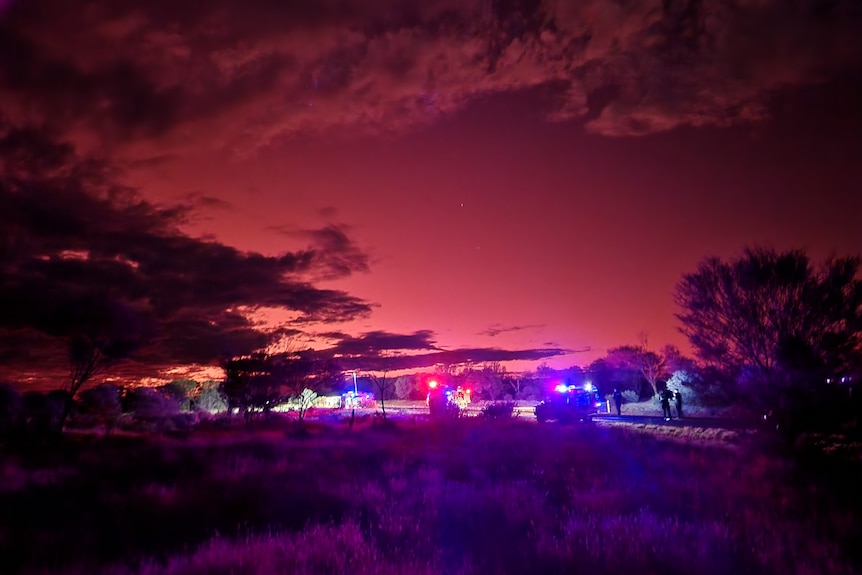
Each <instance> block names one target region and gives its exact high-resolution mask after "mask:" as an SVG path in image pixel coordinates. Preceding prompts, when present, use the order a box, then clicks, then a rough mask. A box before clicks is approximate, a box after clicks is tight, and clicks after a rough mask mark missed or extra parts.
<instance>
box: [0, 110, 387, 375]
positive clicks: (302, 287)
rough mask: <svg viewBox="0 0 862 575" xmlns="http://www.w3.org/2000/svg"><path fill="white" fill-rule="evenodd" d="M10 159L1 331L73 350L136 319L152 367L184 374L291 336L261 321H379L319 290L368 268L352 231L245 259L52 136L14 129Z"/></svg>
mask: <svg viewBox="0 0 862 575" xmlns="http://www.w3.org/2000/svg"><path fill="white" fill-rule="evenodd" d="M0 152H2V159H0V296H2V301H3V305H4V314H3V316H2V320H0V324H2V325H0V327H2V328H4V329H5V331H4V333H5V334H6V335H7V336H10V333H11V331H10V330H14V331H16V332H22V333H23V332H39V333H42V334H45V335H48V336H54V337H57V338H60V339H63V338H68V337H69V336H70V335H71V334H72V333H73V331H74V329H76V327H80V326H82V325H83V323H82V322H83V321H84V320H86V319H87V318H90V317H94V316H98V314H97V313H96V312H100V310H104V311H105V313H106V314H107V315H106V316H105V317H107V318H112V319H111V321H112V322H115V323H116V322H121V323H122V329H119V328H118V329H117V330H116V331H122V332H123V333H129V332H131V331H133V321H132V319H133V318H139V319H140V320H141V321H143V322H145V323H146V326H147V327H146V337H142V339H146V340H147V341H149V343H150V345H149V347H148V348H147V349H145V350H142V351H141V357H142V358H145V359H148V360H152V361H151V363H154V364H161V365H175V364H177V363H203V362H207V361H212V360H214V359H217V358H219V357H221V356H223V355H231V354H237V353H243V352H248V351H250V350H253V349H257V348H259V347H261V346H263V345H265V344H267V343H268V342H270V341H271V340H272V338H273V337H275V336H277V335H283V334H282V333H273V332H272V331H271V330H265V329H263V328H262V327H261V326H260V325H257V324H256V323H255V321H253V320H252V319H251V317H252V314H251V313H250V312H252V311H254V310H256V309H260V308H276V309H283V310H289V311H291V312H293V314H294V315H295V316H296V319H295V321H297V322H321V321H322V322H337V321H344V320H349V319H353V318H356V317H360V316H363V315H365V314H367V313H368V312H369V311H370V308H369V306H368V305H367V304H366V303H365V302H363V301H361V300H359V299H357V298H355V297H353V296H350V295H349V294H346V293H344V292H340V291H336V290H325V289H319V288H317V287H315V286H314V285H313V284H312V283H311V282H310V278H312V277H313V276H315V275H317V274H318V273H319V270H321V269H326V270H329V271H330V273H332V274H335V272H334V271H332V270H337V272H338V274H339V275H341V276H343V275H346V274H349V273H351V271H352V270H354V269H359V268H361V266H358V265H355V264H354V265H352V264H350V262H351V261H353V260H358V261H360V262H364V259H363V256H362V254H361V252H360V251H359V250H358V249H357V248H356V246H355V245H353V243H352V242H351V241H350V240H349V238H347V236H346V235H345V234H344V233H343V231H341V230H335V229H333V230H329V231H322V232H321V238H322V239H321V241H319V242H318V243H319V244H320V246H319V247H314V246H312V247H310V248H309V249H307V250H303V251H298V252H288V253H284V254H281V255H279V256H264V255H261V254H258V253H253V252H241V251H239V250H237V249H235V248H232V247H229V246H226V245H224V244H220V243H218V242H215V241H212V240H206V239H199V238H194V237H190V236H188V235H186V234H184V233H182V232H181V231H180V229H179V227H180V226H181V224H182V223H183V222H185V221H186V220H187V218H188V216H189V214H190V210H191V208H190V207H189V206H179V207H178V206H159V205H155V204H152V203H149V202H147V201H145V200H143V199H141V198H140V197H139V196H138V195H137V194H136V193H135V191H134V190H130V189H128V188H126V187H123V186H121V185H118V184H117V183H116V179H115V174H114V173H113V171H112V169H111V167H110V165H108V164H105V163H102V162H97V161H93V160H87V159H84V158H80V157H78V156H77V155H76V154H75V152H74V149H73V148H71V147H70V146H68V145H65V144H61V143H57V142H56V141H55V140H53V139H52V138H51V137H50V136H48V135H46V133H45V132H43V131H40V130H36V129H18V128H8V127H7V128H6V129H5V130H3V131H0ZM323 239H325V240H326V241H323ZM339 250H343V251H344V253H336V252H338V251H339ZM324 251H326V252H327V253H323V252H324ZM94 302H95V304H96V305H95V307H93V305H91V304H93V303H94ZM100 313H101V312H100ZM142 325H143V324H142ZM141 329H142V330H143V329H144V328H143V327H141ZM141 335H142V336H143V334H141ZM10 337H11V336H10ZM19 357H20V356H19Z"/></svg>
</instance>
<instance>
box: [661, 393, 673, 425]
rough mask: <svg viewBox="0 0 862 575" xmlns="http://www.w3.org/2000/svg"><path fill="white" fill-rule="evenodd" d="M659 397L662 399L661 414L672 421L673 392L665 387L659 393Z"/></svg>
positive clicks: (666, 419)
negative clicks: (671, 401)
mask: <svg viewBox="0 0 862 575" xmlns="http://www.w3.org/2000/svg"><path fill="white" fill-rule="evenodd" d="M659 398H660V399H661V414H662V417H664V420H665V421H670V417H671V415H670V398H671V393H670V391H669V390H667V389H663V390H662V391H661V393H660V394H659Z"/></svg>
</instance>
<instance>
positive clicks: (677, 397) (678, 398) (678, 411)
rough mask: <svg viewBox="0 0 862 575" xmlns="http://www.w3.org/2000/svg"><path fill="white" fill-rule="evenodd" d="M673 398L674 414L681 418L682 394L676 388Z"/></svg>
mask: <svg viewBox="0 0 862 575" xmlns="http://www.w3.org/2000/svg"><path fill="white" fill-rule="evenodd" d="M673 399H674V401H675V402H676V416H677V417H678V418H680V419H682V394H681V393H680V392H679V390H678V389H676V390H674V392H673Z"/></svg>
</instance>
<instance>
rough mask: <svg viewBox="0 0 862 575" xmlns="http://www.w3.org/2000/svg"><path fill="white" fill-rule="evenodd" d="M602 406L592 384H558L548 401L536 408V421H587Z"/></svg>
mask: <svg viewBox="0 0 862 575" xmlns="http://www.w3.org/2000/svg"><path fill="white" fill-rule="evenodd" d="M602 406H604V403H603V402H602V399H601V397H600V396H599V392H598V391H597V390H596V388H595V387H594V386H593V385H592V384H590V383H586V384H584V385H565V384H560V385H558V386H556V387H555V388H554V393H553V394H552V395H551V396H550V397H549V398H548V399H546V400H545V401H543V402H541V403H540V404H539V405H537V406H536V421H538V422H539V423H545V422H546V421H557V422H560V423H572V422H577V421H589V420H590V416H591V415H593V414H595V413H598V412H599V410H600V409H601V408H602Z"/></svg>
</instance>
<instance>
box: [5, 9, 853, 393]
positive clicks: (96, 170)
mask: <svg viewBox="0 0 862 575" xmlns="http://www.w3.org/2000/svg"><path fill="white" fill-rule="evenodd" d="M860 31H862V3H860V2H858V0H846V1H841V0H830V1H825V0H822V1H821V0H798V1H797V0H737V1H720V0H714V1H713V0H700V1H698V0H690V1H687V2H686V1H675V0H665V1H662V2H660V1H658V0H652V1H650V0H633V1H622V0H617V1H614V0H585V1H577V2H575V1H571V2H569V1H563V0H559V1H550V0H548V1H544V2H542V1H539V0H520V1H518V0H496V1H492V0H478V1H468V0H436V1H435V0H422V1H412V0H319V1H314V2H293V1H283V2H274V1H271V0H242V1H240V0H211V1H206V2H203V1H201V2H178V1H176V0H171V1H167V0H149V1H142V0H92V1H88V2H69V1H68V0H17V1H16V0H11V1H10V0H0V178H2V180H0V210H2V214H0V224H2V241H3V245H2V247H3V261H0V263H2V265H3V270H2V271H3V284H2V286H0V288H2V290H3V291H2V294H3V298H4V299H6V302H7V303H6V304H5V305H4V307H5V310H6V312H5V313H6V315H7V316H8V317H7V318H6V319H5V321H4V322H3V324H2V325H0V336H2V338H3V339H4V341H5V342H6V343H4V348H3V351H2V352H0V361H2V362H3V363H5V364H7V365H8V366H10V367H9V369H12V368H14V369H12V371H7V373H20V374H24V375H25V376H26V375H32V374H33V373H35V372H36V371H38V370H40V369H46V368H47V367H46V366H49V365H51V362H52V361H53V359H56V358H59V359H58V360H57V362H59V360H60V359H63V358H64V356H63V355H62V354H61V353H57V352H56V350H54V349H53V348H52V347H51V346H52V345H53V344H52V343H51V342H52V341H54V339H56V338H55V337H54V336H55V335H56V334H57V333H59V332H58V330H56V329H53V323H52V322H55V320H56V314H57V313H59V312H57V310H61V309H66V308H67V307H68V305H67V304H68V302H69V301H70V300H69V298H70V297H71V296H69V294H76V295H75V297H78V296H80V295H81V294H85V293H87V294H89V293H91V292H92V293H93V294H96V295H97V296H98V295H99V294H110V296H111V297H113V298H116V299H118V300H120V301H122V302H123V305H125V306H127V307H129V309H135V310H138V311H140V312H141V313H142V315H143V316H144V317H146V318H147V322H148V325H149V326H150V327H148V328H146V329H147V330H148V333H149V334H150V335H149V337H150V339H149V341H150V344H148V346H147V347H146V348H145V349H142V350H141V353H139V354H138V357H137V359H136V360H135V361H134V362H131V365H132V366H133V367H134V368H135V369H136V370H137V372H136V373H140V374H146V373H152V374H154V373H155V371H157V370H158V369H161V370H164V369H166V368H168V367H171V366H178V365H187V364H199V365H217V363H218V358H219V357H224V355H225V354H227V353H240V352H243V351H246V350H247V349H251V348H252V347H253V346H254V345H256V344H259V343H261V342H262V341H263V340H262V339H261V338H260V336H259V335H258V332H260V331H261V330H265V329H267V326H270V327H273V326H278V327H280V329H281V331H280V332H279V333H280V335H282V336H283V337H285V338H287V341H289V342H290V343H289V344H288V345H289V346H292V347H293V348H296V347H304V346H306V345H314V346H315V347H317V348H326V347H334V348H335V349H336V350H337V351H339V352H341V353H345V354H352V353H369V354H376V353H380V352H381V351H382V352H383V353H385V354H390V355H391V354H401V355H404V354H415V353H424V354H437V355H436V356H435V357H436V358H437V359H441V360H444V361H459V360H464V359H471V360H474V361H482V360H504V361H505V360H511V359H521V360H530V361H518V362H514V363H511V364H508V365H510V366H512V368H513V369H529V368H533V367H535V366H536V365H538V363H539V362H542V361H544V362H546V363H548V364H549V365H551V366H553V367H565V366H570V365H574V364H579V365H585V364H586V363H589V362H590V361H592V360H594V359H596V358H598V357H600V356H602V355H603V354H604V353H605V352H606V351H607V349H608V348H611V347H615V346H619V345H626V344H636V343H638V342H639V340H640V338H641V334H647V335H648V341H649V344H650V346H651V347H653V348H655V349H657V348H659V347H661V346H662V345H663V344H666V343H671V344H675V345H678V346H680V347H681V348H683V349H684V350H685V349H686V344H685V341H684V339H683V337H682V336H681V335H680V334H679V333H678V332H677V327H676V320H675V318H674V312H675V311H676V310H675V308H674V304H673V300H672V292H673V288H674V285H675V284H676V282H677V281H678V280H679V279H680V277H681V275H682V274H683V273H685V272H690V271H693V270H694V268H695V267H696V265H697V264H698V262H699V261H700V260H702V259H704V258H705V257H707V256H713V255H715V256H720V257H732V256H734V255H736V254H738V253H739V252H740V251H741V250H742V249H743V248H744V247H746V246H752V245H769V246H773V247H775V248H778V249H787V248H803V249H806V250H807V251H808V253H809V255H810V256H812V257H813V258H815V259H823V258H825V257H827V256H829V255H830V254H838V255H850V254H859V253H860V252H862V111H860V107H862V106H860V104H862V72H860V70H862V33H860ZM75 301H78V300H75ZM124 309H125V308H124ZM9 310H11V311H9ZM10 314H11V315H10ZM261 322H263V325H261ZM132 323H134V322H132ZM135 325H137V324H135ZM153 326H154V327H153ZM141 329H144V328H141ZM52 330H53V331H52ZM36 366H38V367H36ZM128 369H131V368H128ZM16 370H17V371H16ZM161 373H164V371H162V372H161Z"/></svg>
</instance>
